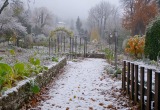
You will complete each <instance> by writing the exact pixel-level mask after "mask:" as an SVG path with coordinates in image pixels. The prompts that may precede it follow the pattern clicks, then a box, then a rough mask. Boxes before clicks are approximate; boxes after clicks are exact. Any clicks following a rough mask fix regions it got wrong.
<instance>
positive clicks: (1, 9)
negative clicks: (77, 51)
mask: <svg viewBox="0 0 160 110" xmlns="http://www.w3.org/2000/svg"><path fill="white" fill-rule="evenodd" d="M8 4H9V2H8V0H6V1H5V2H4V3H3V6H2V7H1V8H0V14H1V13H2V11H3V10H4V8H5V7H7V5H8Z"/></svg>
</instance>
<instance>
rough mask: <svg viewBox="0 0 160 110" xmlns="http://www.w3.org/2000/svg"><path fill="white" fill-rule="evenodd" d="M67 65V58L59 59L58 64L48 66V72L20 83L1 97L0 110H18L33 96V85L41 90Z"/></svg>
mask: <svg viewBox="0 0 160 110" xmlns="http://www.w3.org/2000/svg"><path fill="white" fill-rule="evenodd" d="M65 65H66V58H62V59H59V62H58V63H55V64H52V65H49V66H48V71H44V72H43V73H39V74H38V75H37V76H34V77H31V78H28V79H25V80H22V81H20V82H19V83H18V84H17V86H16V87H13V88H11V89H8V90H7V91H5V92H4V94H3V95H2V96H1V97H0V110H17V109H18V108H19V107H21V106H22V105H23V103H24V102H25V101H26V100H28V99H29V97H30V96H32V95H33V92H32V91H31V87H32V83H31V82H36V84H37V85H38V86H39V87H40V88H41V87H43V86H45V85H46V84H47V83H48V82H50V81H51V80H52V77H53V76H55V75H56V74H57V73H58V72H59V70H60V69H61V68H63V67H64V66H65Z"/></svg>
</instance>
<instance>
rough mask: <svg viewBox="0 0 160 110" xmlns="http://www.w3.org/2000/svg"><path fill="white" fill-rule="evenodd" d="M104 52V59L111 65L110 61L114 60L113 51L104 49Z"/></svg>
mask: <svg viewBox="0 0 160 110" xmlns="http://www.w3.org/2000/svg"><path fill="white" fill-rule="evenodd" d="M104 52H105V56H106V59H107V60H108V62H109V63H111V61H112V60H113V59H114V54H113V51H112V50H111V49H109V48H106V49H105V50H104Z"/></svg>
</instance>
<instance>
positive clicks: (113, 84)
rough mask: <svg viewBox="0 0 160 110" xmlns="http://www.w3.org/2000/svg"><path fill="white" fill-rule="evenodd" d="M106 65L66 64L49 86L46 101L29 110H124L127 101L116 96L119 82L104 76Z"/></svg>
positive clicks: (95, 61) (86, 61)
mask: <svg viewBox="0 0 160 110" xmlns="http://www.w3.org/2000/svg"><path fill="white" fill-rule="evenodd" d="M106 65H108V64H107V63H106V61H105V60H103V59H84V60H81V61H78V62H68V65H67V66H66V67H65V68H64V72H62V73H61V74H60V75H59V76H58V77H56V80H55V81H54V82H53V83H52V84H51V86H50V88H49V92H48V94H47V97H49V98H48V99H46V100H41V101H40V103H39V104H38V105H37V106H36V107H34V108H32V109H31V110H115V109H116V110H117V109H118V110H128V109H129V104H128V102H129V101H128V99H127V98H126V97H125V96H123V95H121V93H120V88H121V81H120V80H115V79H111V78H110V77H109V76H108V75H107V74H106V73H105V70H104V68H105V66H106ZM45 96H46V95H45Z"/></svg>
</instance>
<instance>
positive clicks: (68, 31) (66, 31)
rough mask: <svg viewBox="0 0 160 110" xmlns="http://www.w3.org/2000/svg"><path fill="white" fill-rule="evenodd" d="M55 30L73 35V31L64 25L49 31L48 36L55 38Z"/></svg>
mask: <svg viewBox="0 0 160 110" xmlns="http://www.w3.org/2000/svg"><path fill="white" fill-rule="evenodd" d="M57 32H65V33H66V34H67V35H68V36H70V37H73V32H72V31H70V30H68V29H66V28H65V27H58V28H56V29H55V30H53V31H51V33H50V37H51V38H55V36H56V33H57Z"/></svg>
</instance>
